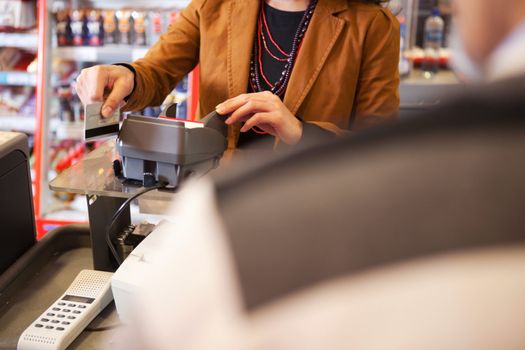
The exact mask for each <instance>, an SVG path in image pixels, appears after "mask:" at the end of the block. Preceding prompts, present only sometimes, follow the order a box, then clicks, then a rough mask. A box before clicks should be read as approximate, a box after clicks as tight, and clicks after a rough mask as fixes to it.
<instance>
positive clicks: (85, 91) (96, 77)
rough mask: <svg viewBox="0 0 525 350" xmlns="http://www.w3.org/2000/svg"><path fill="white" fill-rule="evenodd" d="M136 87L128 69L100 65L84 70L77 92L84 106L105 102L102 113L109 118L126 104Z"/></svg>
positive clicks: (78, 80)
mask: <svg viewBox="0 0 525 350" xmlns="http://www.w3.org/2000/svg"><path fill="white" fill-rule="evenodd" d="M134 85H135V76H134V74H133V72H132V71H131V70H129V69H128V68H126V67H124V66H118V65H100V66H93V67H90V68H86V69H82V71H81V72H80V75H79V76H78V77H77V84H76V91H77V94H78V96H79V97H80V100H81V101H82V103H83V104H84V105H86V104H89V103H93V102H104V105H103V106H102V111H101V113H102V116H103V117H106V118H107V117H110V116H111V115H112V114H113V112H114V111H115V110H116V109H117V108H119V107H121V106H123V105H124V104H125V102H124V98H126V97H127V96H128V95H129V94H131V92H132V91H133V87H134ZM106 96H107V97H106Z"/></svg>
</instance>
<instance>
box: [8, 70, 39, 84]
mask: <svg viewBox="0 0 525 350" xmlns="http://www.w3.org/2000/svg"><path fill="white" fill-rule="evenodd" d="M0 85H11V86H35V85H36V74H35V73H26V72H5V71H0Z"/></svg>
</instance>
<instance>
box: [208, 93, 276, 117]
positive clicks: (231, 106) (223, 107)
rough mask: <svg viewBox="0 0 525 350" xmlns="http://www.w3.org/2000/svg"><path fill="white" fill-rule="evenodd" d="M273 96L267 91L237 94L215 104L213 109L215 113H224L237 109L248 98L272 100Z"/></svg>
mask: <svg viewBox="0 0 525 350" xmlns="http://www.w3.org/2000/svg"><path fill="white" fill-rule="evenodd" d="M274 98H276V96H275V95H274V94H272V93H271V92H269V91H264V92H256V93H251V94H242V95H239V96H236V97H234V98H231V99H229V100H226V101H224V102H223V103H221V104H219V105H217V107H216V108H215V109H216V111H217V113H219V114H222V115H226V114H231V113H233V112H234V111H235V110H237V109H238V108H240V107H241V106H242V105H244V104H246V103H247V102H248V101H250V100H260V101H266V100H272V99H274ZM277 98H278V97H277Z"/></svg>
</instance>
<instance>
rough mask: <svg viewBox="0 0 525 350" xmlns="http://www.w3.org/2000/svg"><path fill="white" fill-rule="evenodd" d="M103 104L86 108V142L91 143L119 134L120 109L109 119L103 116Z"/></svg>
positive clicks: (94, 104) (98, 103)
mask: <svg viewBox="0 0 525 350" xmlns="http://www.w3.org/2000/svg"><path fill="white" fill-rule="evenodd" d="M102 105H103V103H102V102H97V103H90V104H88V105H86V106H84V140H85V141H91V140H97V139H101V138H105V137H108V136H113V135H116V134H118V131H119V121H120V109H118V108H117V109H116V110H115V112H113V115H112V116H111V117H109V118H104V117H103V116H102V114H101V112H100V111H101V109H102Z"/></svg>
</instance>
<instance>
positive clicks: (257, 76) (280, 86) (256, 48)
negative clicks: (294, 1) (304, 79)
mask: <svg viewBox="0 0 525 350" xmlns="http://www.w3.org/2000/svg"><path fill="white" fill-rule="evenodd" d="M316 5H317V0H312V1H310V4H309V5H308V8H307V9H306V11H305V13H304V15H303V18H302V19H301V22H300V24H299V27H298V28H297V31H296V33H295V35H294V39H293V42H292V49H291V51H290V53H289V54H287V53H285V52H284V50H282V48H281V47H280V46H279V45H277V43H276V42H275V40H274V39H273V37H272V35H271V33H270V30H269V28H268V24H267V22H266V16H265V14H264V0H261V10H260V13H259V19H258V23H257V37H256V38H255V40H254V45H253V52H252V59H251V62H250V86H251V88H252V90H253V91H254V92H260V91H265V90H267V89H264V88H263V86H262V84H261V78H262V80H264V82H265V83H266V84H267V86H268V87H269V88H270V91H271V92H272V93H274V94H275V95H278V96H280V97H282V95H283V94H284V92H285V91H286V87H287V85H288V82H289V80H290V75H291V72H292V69H293V66H294V63H295V60H296V58H297V55H298V53H299V51H300V49H301V46H302V41H303V38H304V35H305V33H306V30H307V29H308V25H309V23H310V19H311V17H312V15H313V13H314V10H315V7H316ZM263 24H265V28H263ZM264 29H266V31H267V33H268V38H269V39H270V42H271V43H272V44H274V45H275V47H276V48H277V49H278V50H279V51H280V52H281V53H282V54H283V55H285V56H286V57H287V58H286V59H280V58H277V57H276V55H273V54H272V53H271V52H270V50H269V49H268V45H267V42H266V38H265V37H264ZM261 43H262V44H261ZM263 45H264V49H266V52H268V54H269V55H270V57H272V58H273V59H276V60H278V61H280V62H287V63H286V64H285V66H284V70H283V72H282V73H281V77H280V78H279V80H278V81H277V82H275V83H274V84H272V83H270V81H269V79H268V78H267V77H266V75H265V74H264V69H263V64H262V50H263Z"/></svg>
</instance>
